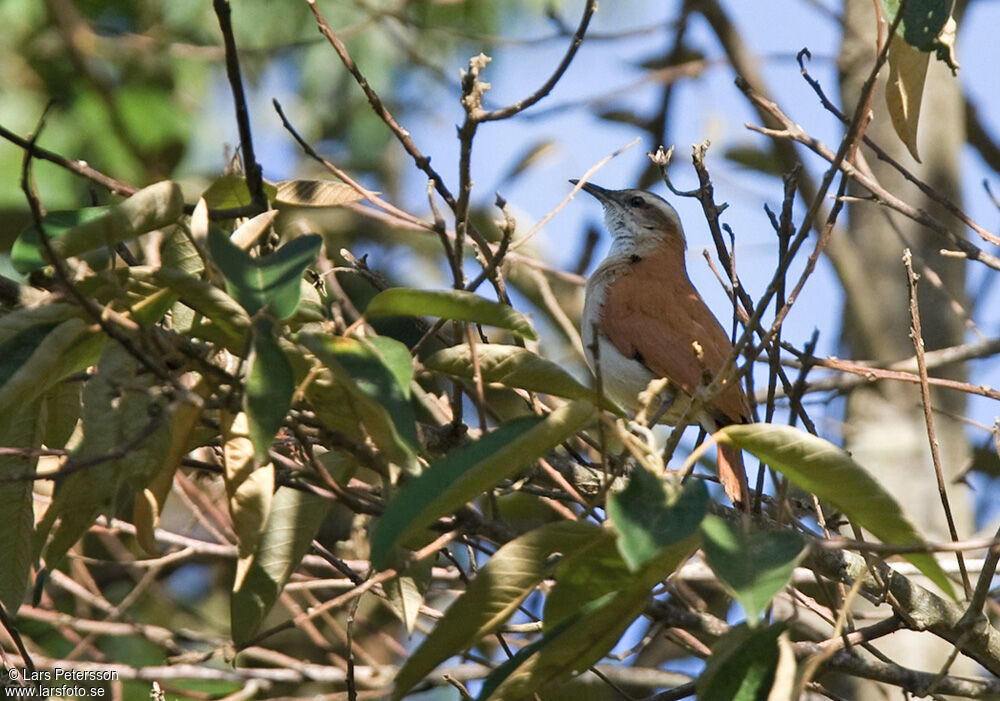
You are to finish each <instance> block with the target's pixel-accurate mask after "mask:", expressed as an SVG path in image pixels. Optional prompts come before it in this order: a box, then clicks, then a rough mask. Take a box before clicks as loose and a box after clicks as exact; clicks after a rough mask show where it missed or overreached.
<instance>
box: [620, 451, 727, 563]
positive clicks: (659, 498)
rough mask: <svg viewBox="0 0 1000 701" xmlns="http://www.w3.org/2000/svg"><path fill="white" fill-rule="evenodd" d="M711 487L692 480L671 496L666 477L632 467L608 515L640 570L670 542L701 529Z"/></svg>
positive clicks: (625, 555) (629, 560)
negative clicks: (626, 481) (629, 475)
mask: <svg viewBox="0 0 1000 701" xmlns="http://www.w3.org/2000/svg"><path fill="white" fill-rule="evenodd" d="M708 501H709V497H708V489H707V488H706V487H705V484H704V483H703V482H702V481H701V480H691V481H690V482H688V484H687V486H685V487H684V488H683V489H681V490H676V491H675V493H674V494H673V495H672V496H671V495H670V494H668V493H667V490H666V485H665V484H664V482H663V480H662V479H660V478H659V477H657V476H656V475H654V474H653V473H651V472H650V471H649V470H647V469H645V468H643V467H637V468H636V469H634V470H633V471H632V475H631V477H630V478H629V482H628V486H627V487H625V489H624V490H623V491H621V492H616V493H613V494H611V496H610V498H609V499H608V516H610V517H611V522H612V523H613V524H614V525H615V529H616V530H617V531H618V550H619V552H621V554H622V557H623V558H624V559H625V562H627V563H628V566H629V568H630V569H632V570H633V571H634V570H638V569H639V568H640V567H641V566H642V565H644V564H645V563H647V562H649V561H650V560H652V559H653V558H655V557H656V556H657V555H659V554H660V552H661V551H662V550H663V548H665V547H667V546H668V545H673V544H674V543H677V542H680V541H682V540H684V539H685V538H687V537H689V536H690V535H691V534H693V533H695V532H696V531H697V530H698V526H699V525H700V524H701V521H702V519H703V518H705V514H706V513H708Z"/></svg>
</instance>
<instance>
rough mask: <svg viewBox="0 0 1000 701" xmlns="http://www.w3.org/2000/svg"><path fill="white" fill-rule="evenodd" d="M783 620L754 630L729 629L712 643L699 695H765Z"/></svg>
mask: <svg viewBox="0 0 1000 701" xmlns="http://www.w3.org/2000/svg"><path fill="white" fill-rule="evenodd" d="M784 630H785V626H784V625H783V624H779V625H775V626H770V627H768V628H762V629H760V630H757V631H754V630H753V629H751V628H749V627H747V626H738V627H736V628H733V629H731V630H730V631H729V632H728V633H727V634H726V635H724V636H723V637H721V638H719V640H718V642H716V643H715V645H713V646H712V655H711V657H709V658H708V664H707V665H706V666H705V671H703V672H702V673H701V676H699V677H698V682H697V689H698V694H697V695H698V698H699V699H705V700H706V701H759V700H760V699H766V698H767V697H768V692H769V691H770V690H771V685H772V684H773V683H774V672H775V669H776V668H777V666H778V657H779V650H778V637H779V636H780V635H781V634H782V633H783V632H784Z"/></svg>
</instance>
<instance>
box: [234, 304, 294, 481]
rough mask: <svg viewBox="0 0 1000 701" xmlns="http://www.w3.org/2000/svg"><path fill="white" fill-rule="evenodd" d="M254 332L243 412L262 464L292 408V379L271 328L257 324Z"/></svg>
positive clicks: (265, 323) (287, 363)
mask: <svg viewBox="0 0 1000 701" xmlns="http://www.w3.org/2000/svg"><path fill="white" fill-rule="evenodd" d="M254 328H255V333H254V337H253V355H252V356H251V358H250V370H249V372H248V373H247V385H246V409H247V418H248V419H249V420H250V440H251V441H252V442H253V447H254V453H255V454H256V456H257V459H258V460H259V461H260V462H262V463H263V462H267V461H268V460H269V458H268V448H270V446H271V441H273V440H274V436H275V434H277V433H278V430H279V429H280V428H281V425H282V424H283V423H284V422H285V414H287V413H288V409H289V407H290V406H291V405H292V394H293V393H294V392H295V377H294V376H293V373H292V365H291V363H289V362H288V358H287V357H285V353H284V352H283V351H282V350H281V346H279V345H278V342H277V341H276V340H275V338H274V332H273V327H272V324H271V323H270V322H267V321H264V320H260V321H258V322H257V323H256V324H255V325H254Z"/></svg>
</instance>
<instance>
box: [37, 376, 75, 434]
mask: <svg viewBox="0 0 1000 701" xmlns="http://www.w3.org/2000/svg"><path fill="white" fill-rule="evenodd" d="M83 385H84V383H82V382H76V381H71V380H66V381H64V382H58V383H56V384H55V385H54V386H53V387H50V388H49V390H48V391H47V392H46V393H45V396H44V399H45V436H44V439H43V441H42V442H43V443H44V444H45V445H46V447H48V448H62V447H64V446H65V445H66V442H67V441H69V439H70V436H72V435H73V431H74V429H75V428H76V424H77V422H79V420H80V413H81V411H82V408H83V405H82V403H81V400H82V396H81V391H82V389H83Z"/></svg>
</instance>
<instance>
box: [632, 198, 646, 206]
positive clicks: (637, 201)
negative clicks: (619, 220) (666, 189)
mask: <svg viewBox="0 0 1000 701" xmlns="http://www.w3.org/2000/svg"><path fill="white" fill-rule="evenodd" d="M628 204H629V206H630V207H643V206H645V204H646V200H644V199H642V197H641V196H640V195H635V196H633V197H631V198H629V201H628Z"/></svg>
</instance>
